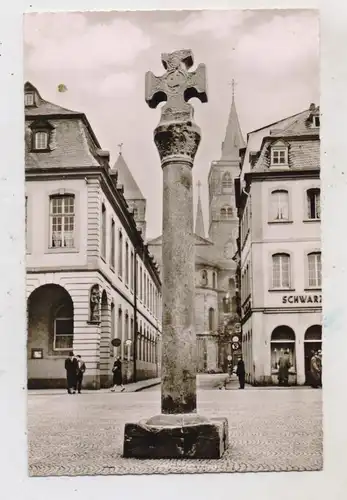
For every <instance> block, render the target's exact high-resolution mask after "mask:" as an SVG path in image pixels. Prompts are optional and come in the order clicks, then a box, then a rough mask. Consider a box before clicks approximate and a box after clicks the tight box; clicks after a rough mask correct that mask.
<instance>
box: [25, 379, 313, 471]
mask: <svg viewBox="0 0 347 500" xmlns="http://www.w3.org/2000/svg"><path fill="white" fill-rule="evenodd" d="M198 411H199V413H200V414H202V415H205V416H206V417H208V418H219V417H220V416H223V417H224V416H226V417H227V418H228V433H229V448H228V449H227V450H226V452H225V453H224V454H223V457H222V458H221V459H218V460H213V459H211V460H206V459H185V458H179V459H158V460H152V459H136V458H123V456H122V454H123V436H124V426H125V424H126V422H131V421H133V422H137V421H139V420H141V419H148V418H150V417H152V416H153V415H156V414H158V413H160V390H159V388H157V389H156V390H153V391H144V392H137V393H122V394H119V393H118V394H117V393H116V394H113V393H104V394H102V395H100V394H99V395H96V396H95V397H93V396H91V395H90V394H86V395H83V394H81V395H75V396H71V395H68V394H66V395H65V394H61V395H55V396H49V395H47V396H45V395H40V396H35V395H30V394H29V396H28V441H29V474H30V475H31V476H74V475H117V474H157V473H158V474H159V473H164V474H167V473H187V474H193V473H207V472H214V473H216V472H260V471H268V472H271V471H313V470H321V469H322V466H323V444H322V443H323V432H322V391H320V390H313V389H312V390H310V389H307V390H303V391H301V390H296V389H289V390H286V391H271V390H269V391H265V390H259V391H258V390H251V391H219V390H214V391H211V390H209V391H207V390H206V391H204V390H202V391H198Z"/></svg>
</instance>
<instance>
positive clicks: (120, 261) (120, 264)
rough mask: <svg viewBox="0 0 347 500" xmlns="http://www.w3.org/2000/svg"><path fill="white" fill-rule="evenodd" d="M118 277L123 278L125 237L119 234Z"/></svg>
mask: <svg viewBox="0 0 347 500" xmlns="http://www.w3.org/2000/svg"><path fill="white" fill-rule="evenodd" d="M118 276H119V277H120V278H123V235H122V232H121V231H119V233H118Z"/></svg>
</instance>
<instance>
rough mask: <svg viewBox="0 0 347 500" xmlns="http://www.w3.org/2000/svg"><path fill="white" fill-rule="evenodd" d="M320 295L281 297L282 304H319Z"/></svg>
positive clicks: (320, 301)
mask: <svg viewBox="0 0 347 500" xmlns="http://www.w3.org/2000/svg"><path fill="white" fill-rule="evenodd" d="M321 303H322V295H311V294H303V295H283V297H282V304H321Z"/></svg>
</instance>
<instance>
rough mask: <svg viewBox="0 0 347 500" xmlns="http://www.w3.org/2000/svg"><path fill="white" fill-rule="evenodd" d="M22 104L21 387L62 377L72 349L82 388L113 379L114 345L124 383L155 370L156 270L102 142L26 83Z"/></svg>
mask: <svg viewBox="0 0 347 500" xmlns="http://www.w3.org/2000/svg"><path fill="white" fill-rule="evenodd" d="M25 114H26V171H25V175H26V193H25V195H26V246H27V248H26V250H27V260H26V266H27V280H26V282H27V284H26V287H27V299H28V306H27V316H28V343H27V352H28V387H29V388H46V387H65V377H66V374H65V369H64V359H65V358H66V357H67V356H68V353H69V351H73V352H74V353H75V354H80V355H81V356H82V358H83V360H84V361H85V363H86V367H87V370H86V373H85V376H84V385H85V387H88V388H93V389H98V388H100V387H108V386H109V385H110V383H111V379H112V372H111V369H112V365H113V362H114V357H115V356H116V355H120V356H121V358H122V362H123V379H124V382H125V383H126V382H130V381H134V380H140V379H144V378H151V377H156V376H158V374H160V342H161V319H160V318H161V283H160V278H159V273H158V269H157V266H156V264H155V262H154V260H153V257H152V256H151V255H150V254H149V252H148V248H147V246H146V245H145V243H144V241H143V238H142V235H141V231H140V230H139V229H138V228H137V227H136V221H135V219H134V216H133V213H132V211H130V210H129V207H128V205H127V202H126V200H125V198H124V195H123V187H122V186H119V185H118V184H117V182H118V180H117V171H116V170H114V169H110V166H109V154H108V152H106V151H103V150H102V149H101V148H100V145H99V143H98V141H97V138H96V137H95V135H94V133H93V130H92V129H91V127H90V124H89V122H88V120H87V118H86V117H85V115H84V114H83V113H77V112H73V111H70V110H66V109H64V108H61V107H59V106H56V105H54V104H52V103H49V102H47V101H45V100H44V99H43V98H42V97H41V96H40V94H39V92H38V91H37V89H36V88H35V87H34V86H32V85H31V84H30V83H27V84H26V85H25ZM114 339H119V340H116V341H115V340H114ZM112 341H113V343H112ZM117 343H118V344H119V345H118V346H114V345H113V344H117Z"/></svg>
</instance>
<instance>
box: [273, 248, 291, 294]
mask: <svg viewBox="0 0 347 500" xmlns="http://www.w3.org/2000/svg"><path fill="white" fill-rule="evenodd" d="M272 286H273V288H289V287H290V257H289V255H287V254H276V255H273V257H272Z"/></svg>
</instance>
